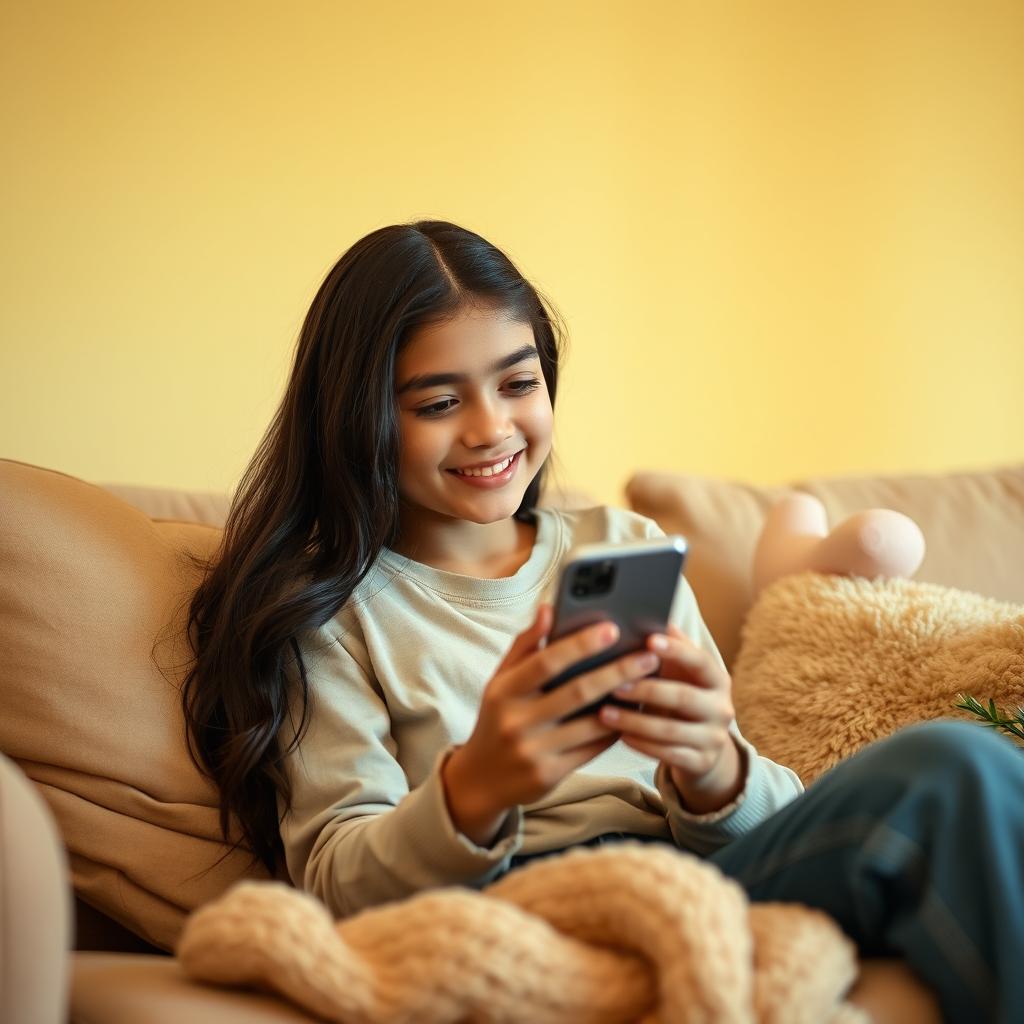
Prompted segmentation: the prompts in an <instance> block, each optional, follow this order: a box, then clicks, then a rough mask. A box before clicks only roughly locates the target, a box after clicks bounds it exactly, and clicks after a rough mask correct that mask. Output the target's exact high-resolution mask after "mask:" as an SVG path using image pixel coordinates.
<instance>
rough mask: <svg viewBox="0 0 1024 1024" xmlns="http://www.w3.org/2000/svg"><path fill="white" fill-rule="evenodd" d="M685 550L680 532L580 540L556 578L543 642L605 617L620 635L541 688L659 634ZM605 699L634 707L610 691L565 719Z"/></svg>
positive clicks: (637, 647) (665, 621)
mask: <svg viewBox="0 0 1024 1024" xmlns="http://www.w3.org/2000/svg"><path fill="white" fill-rule="evenodd" d="M686 551H687V545H686V540H685V538H683V537H680V536H670V537H654V538H650V539H646V540H638V541H627V542H625V543H621V544H584V545H581V546H580V547H578V548H577V549H576V550H575V551H573V552H572V554H571V555H570V558H569V561H568V562H567V563H566V564H565V566H564V567H563V569H562V574H561V577H560V579H559V582H558V589H557V591H556V597H555V618H554V624H553V625H552V627H551V633H550V637H549V640H548V642H549V643H551V642H552V641H554V640H558V639H559V638H561V637H563V636H566V635H568V634H569V633H573V632H575V631H576V630H578V629H583V628H584V627H586V626H592V625H594V624H595V623H598V622H608V621H610V622H614V623H615V624H616V625H617V626H618V627H619V639H618V640H617V641H616V643H615V644H614V645H613V646H612V647H609V648H607V649H605V650H603V651H601V652H600V653H598V654H595V655H593V656H591V657H589V658H584V659H583V660H582V661H578V662H577V663H576V664H575V665H573V666H572V667H571V668H568V669H566V670H565V671H564V672H562V673H561V674H559V675H558V676H556V677H555V678H554V679H550V680H548V682H547V683H545V684H544V687H543V689H545V690H551V689H554V688H555V687H556V686H561V685H562V684H563V683H565V682H568V680H570V679H572V678H573V677H575V676H577V675H579V674H580V673H582V672H589V671H590V670H591V669H594V668H597V667H599V666H600V665H603V664H605V663H606V662H609V661H614V660H615V659H616V658H619V657H621V656H622V655H624V654H629V653H630V652H631V651H639V650H642V649H643V648H644V647H645V646H646V642H647V637H648V636H650V634H651V633H664V632H665V630H666V628H667V627H668V621H669V615H670V613H671V611H672V602H673V601H674V600H675V596H676V588H677V587H678V585H679V577H680V575H681V574H682V571H683V566H684V565H685V563H686ZM605 703H612V704H619V705H621V706H623V707H634V706H635V705H633V704H631V703H630V702H629V701H625V700H622V699H620V698H618V697H615V696H613V695H611V694H610V695H609V696H607V697H604V698H602V699H601V700H598V701H595V702H594V703H593V704H588V705H587V706H586V707H584V708H580V709H579V710H578V711H575V712H573V714H571V715H569V716H567V719H566V720H569V719H571V718H578V717H579V716H581V715H588V714H593V713H594V712H595V711H596V710H597V709H598V708H599V707H600V706H601V705H602V704H605Z"/></svg>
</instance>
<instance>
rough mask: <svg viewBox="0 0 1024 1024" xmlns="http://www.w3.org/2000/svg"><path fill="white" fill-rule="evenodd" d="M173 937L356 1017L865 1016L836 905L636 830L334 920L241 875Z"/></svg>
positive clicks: (846, 1023)
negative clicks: (777, 897)
mask: <svg viewBox="0 0 1024 1024" xmlns="http://www.w3.org/2000/svg"><path fill="white" fill-rule="evenodd" d="M177 953H178V957H179V960H180V962H181V964H182V966H183V968H184V970H185V972H186V973H187V974H189V975H191V976H192V977H193V978H196V979H198V980H201V981H209V982H216V983H220V984H226V985H247V986H256V987H258V988H265V989H269V990H271V991H274V992H277V993H280V994H281V995H283V996H285V997H286V998H288V999H290V1000H292V1001H293V1002H295V1003H297V1004H298V1005H299V1006H301V1007H303V1008H304V1009H305V1010H306V1011H307V1012H309V1013H310V1014H313V1015H316V1016H318V1017H321V1018H323V1019H326V1020H329V1021H344V1022H351V1024H370V1022H388V1024H414V1022H415V1024H434V1022H451V1024H455V1022H464V1021H474V1022H485V1021H486V1022H496V1024H497V1022H508V1024H511V1022H524V1024H556V1022H557V1024H613V1022H620V1021H621V1022H637V1021H647V1022H654V1021H663V1022H666V1024H667V1022H673V1024H685V1022H702V1024H734V1022H735V1024H740V1022H753V1021H766V1022H767V1021H771V1022H777V1024H804V1022H806V1024H824V1022H835V1024H855V1022H856V1024H861V1022H865V1021H867V1019H868V1018H867V1017H866V1016H865V1015H864V1014H863V1013H862V1011H860V1010H858V1009H856V1008H855V1007H853V1006H852V1005H850V1004H848V1003H845V1002H843V996H844V994H845V992H846V991H847V989H848V988H849V987H850V985H851V983H852V982H853V980H854V978H855V976H856V972H857V965H856V953H855V950H854V947H853V945H852V943H851V942H850V941H849V940H848V939H847V938H846V937H845V936H844V935H843V934H842V933H841V932H840V931H839V929H838V928H837V927H836V925H835V924H834V923H833V922H832V921H831V920H830V919H829V918H828V917H826V916H825V915H824V914H822V913H820V912H818V911H816V910H811V909H808V908H805V907H801V906H796V905H782V904H755V905H750V904H748V902H747V899H746V896H745V894H744V892H743V890H742V889H741V888H740V886H739V885H738V884H736V883H735V882H733V881H731V880H729V879H727V878H726V877H725V876H724V875H722V874H721V873H720V872H719V871H718V870H717V869H716V868H715V867H713V866H711V865H709V864H707V863H704V862H702V861H700V860H698V859H697V858H696V857H694V856H692V855H690V854H685V853H681V852H679V851H676V850H674V849H672V848H669V847H658V846H651V845H645V844H640V843H624V844H621V845H617V846H614V847H603V848H599V849H590V848H586V849H582V848H581V849H577V850H572V851H569V852H567V853H563V854H559V855H556V856H553V857H550V858H545V859H544V860H538V861H534V862H532V863H530V864H527V865H525V866H523V867H522V868H520V869H519V870H518V871H514V872H512V873H511V874H509V875H506V876H505V877H504V878H503V879H501V880H500V881H498V882H496V883H494V884H493V885H491V886H490V887H488V888H487V889H485V890H483V891H482V892H477V891H473V890H470V889H439V890H435V891H432V892H427V893H423V894H421V895H419V896H414V897H411V898H409V899H406V900H402V901H400V902H397V903H392V904H387V905H385V906H382V907H378V908H374V909H371V910H366V911H363V912H362V913H361V914H357V915H356V916H354V917H351V918H349V919H347V920H343V921H338V922H335V921H333V920H332V919H331V917H330V914H329V913H328V912H327V910H326V909H325V908H324V906H323V905H322V904H321V903H319V902H318V901H317V900H315V899H314V898H312V897H311V896H309V895H307V894H304V893H301V892H298V891H297V890H295V889H291V888H289V887H288V886H286V885H284V884H282V883H279V882H241V883H239V884H237V885H236V886H235V887H234V888H232V889H231V890H229V891H228V892H227V893H226V894H225V895H224V896H223V897H221V898H220V899H219V900H217V901H215V902H213V903H209V904H207V905H206V906H205V907H203V908H201V909H200V910H198V911H196V912H195V913H194V914H193V915H192V916H191V917H190V918H189V920H188V922H187V923H186V926H185V930H184V932H183V934H182V938H181V942H180V944H179V947H178V951H177Z"/></svg>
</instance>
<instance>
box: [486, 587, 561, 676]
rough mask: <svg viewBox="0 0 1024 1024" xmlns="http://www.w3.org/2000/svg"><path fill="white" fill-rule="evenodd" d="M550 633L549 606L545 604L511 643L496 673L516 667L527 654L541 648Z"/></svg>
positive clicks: (539, 606)
mask: <svg viewBox="0 0 1024 1024" xmlns="http://www.w3.org/2000/svg"><path fill="white" fill-rule="evenodd" d="M550 631H551V605H550V604H548V603H547V602H544V603H543V604H540V605H538V606H537V614H536V615H535V616H534V617H533V622H532V623H531V624H530V625H529V626H527V627H526V629H524V630H523V631H522V633H520V634H519V636H517V637H516V638H515V640H513V641H512V646H511V647H510V648H509V649H508V653H507V654H506V655H505V657H504V658H503V659H502V661H501V664H500V665H499V666H498V671H499V672H500V671H502V670H503V669H506V668H512V666H513V665H518V664H519V662H520V661H522V660H523V658H525V657H526V656H527V655H528V654H533V652H534V651H536V650H539V649H540V647H541V646H542V642H543V640H544V638H545V637H546V636H547V635H548V633H549V632H550Z"/></svg>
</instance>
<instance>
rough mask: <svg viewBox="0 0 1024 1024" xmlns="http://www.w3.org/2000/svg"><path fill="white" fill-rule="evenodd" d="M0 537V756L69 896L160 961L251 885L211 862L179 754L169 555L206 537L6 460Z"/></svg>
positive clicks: (182, 652)
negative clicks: (204, 911)
mask: <svg viewBox="0 0 1024 1024" xmlns="http://www.w3.org/2000/svg"><path fill="white" fill-rule="evenodd" d="M0 524H2V528H0V650H3V652H4V657H3V659H2V662H0V705H2V707H3V709H4V710H3V714H2V715H0V750H2V751H3V752H4V753H6V754H7V755H9V756H10V757H12V758H14V759H15V760H16V761H17V762H18V763H19V764H20V765H21V768H22V770H23V771H24V772H25V773H26V774H27V775H28V776H29V777H30V778H31V779H33V780H34V782H35V783H36V784H37V785H38V786H39V788H40V790H41V792H42V793H43V796H44V797H45V798H46V800H47V802H48V803H49V805H50V807H51V808H52V810H53V812H54V814H55V816H56V818H57V821H58V824H59V825H60V829H61V832H62V834H63V837H64V840H65V842H66V843H67V847H68V852H69V858H70V864H71V871H72V875H73V881H74V885H75V888H76V889H77V890H78V892H79V894H80V896H81V897H82V898H83V899H85V900H86V901H87V902H88V903H89V904H91V905H92V906H94V907H96V908H97V909H98V910H100V911H102V912H103V913H104V914H106V915H108V916H109V917H111V918H113V919H114V920H116V921H119V922H120V923H121V924H123V925H125V926H126V927H128V928H130V929H131V930H132V931H133V932H135V933H137V934H138V935H141V936H142V937H143V938H145V939H147V940H148V941H149V942H151V943H153V944H155V945H158V946H162V947H164V948H168V949H169V948H172V947H173V944H174V942H175V940H176V938H177V935H178V932H179V931H180V928H181V926H182V923H183V922H184V919H185V916H186V914H187V912H188V911H190V910H191V909H192V908H194V907H197V906H199V905H200V904H201V903H204V902H206V901H207V900H209V899H212V898H213V897H215V896H217V895H218V894H219V893H221V892H222V891H223V890H224V889H226V888H227V887H228V886H229V885H230V884H231V883H233V882H234V881H236V880H238V879H239V878H242V877H252V878H258V877H265V876H264V873H263V872H261V871H258V870H250V869H248V867H247V865H248V861H249V857H248V856H247V855H246V854H244V853H242V852H240V851H236V852H235V853H232V854H230V855H229V856H227V857H226V858H225V859H223V860H220V861H219V862H218V860H219V858H221V856H222V855H223V854H224V853H225V850H226V847H225V845H224V844H223V843H222V842H221V840H220V834H219V829H218V825H217V810H216V807H217V799H216V794H215V791H214V788H213V786H212V785H211V784H210V783H209V782H208V781H207V780H206V779H204V778H203V777H202V776H201V775H200V773H199V772H198V770H197V769H196V768H195V766H194V765H193V764H192V761H191V760H190V758H189V756H188V752H187V749H186V746H185V736H184V726H183V719H182V713H181V706H180V693H179V689H178V686H179V683H180V680H181V677H182V669H183V667H184V666H185V665H186V664H187V660H188V656H189V653H188V649H187V646H186V645H185V644H184V638H183V636H182V635H181V627H182V626H183V623H184V602H185V601H186V599H187V596H188V594H189V593H190V592H191V591H192V589H193V588H194V586H195V584H196V582H197V578H196V576H195V574H194V573H193V571H192V570H191V568H190V566H189V564H188V563H187V562H186V560H185V559H184V557H183V552H185V551H187V550H191V551H194V552H196V553H199V554H202V555H208V554H209V553H211V552H212V551H213V549H214V547H215V545H216V544H217V542H218V541H219V538H220V532H219V531H218V530H215V529H211V528H209V527H204V526H198V525H195V524H183V523H171V522H153V521H152V520H150V519H149V518H148V517H147V516H145V515H144V514H143V513H141V512H139V511H137V510H136V509H133V508H131V507H130V506H129V505H127V504H126V503H124V502H123V501H121V500H119V499H118V498H115V497H113V496H112V495H111V494H109V493H108V492H106V491H104V490H102V489H101V488H99V487H96V486H93V485H92V484H88V483H85V482H84V481H82V480H78V479H75V478H74V477H70V476H66V475H64V474H62V473H56V472H53V471H51V470H46V469H40V468H38V467H35V466H29V465H25V464H23V463H18V462H12V461H7V460H0ZM161 638H162V639H163V642H161V643H159V644H158V643H157V641H158V639H161Z"/></svg>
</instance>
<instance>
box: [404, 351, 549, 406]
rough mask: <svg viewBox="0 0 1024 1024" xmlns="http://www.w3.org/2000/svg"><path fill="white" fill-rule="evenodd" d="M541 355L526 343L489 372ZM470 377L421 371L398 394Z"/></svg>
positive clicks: (459, 382)
mask: <svg viewBox="0 0 1024 1024" xmlns="http://www.w3.org/2000/svg"><path fill="white" fill-rule="evenodd" d="M539 358H540V355H539V353H538V352H537V349H536V347H535V346H534V345H524V346H523V347H522V348H519V349H516V351H515V352H513V353H512V354H511V355H507V356H505V358H504V359H499V360H498V361H497V362H496V363H494V364H493V365H492V366H491V367H490V369H489V370H488V373H501V371H502V370H510V369H511V368H512V367H513V366H515V365H516V364H517V363H524V362H526V360H527V359H539ZM468 379H469V376H468V374H465V373H421V374H419V376H416V377H410V378H409V379H408V380H407V381H406V382H405V383H404V384H403V385H402V386H401V387H400V388H399V389H398V394H400V395H404V394H405V392H406V391H422V390H423V389H424V388H438V387H441V386H442V385H444V384H463V383H465V382H466V381H467V380H468Z"/></svg>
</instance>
